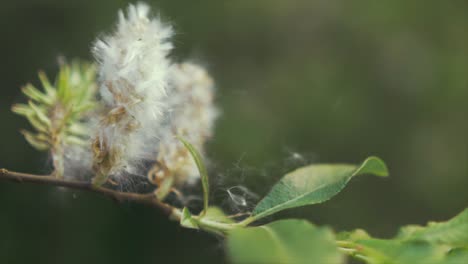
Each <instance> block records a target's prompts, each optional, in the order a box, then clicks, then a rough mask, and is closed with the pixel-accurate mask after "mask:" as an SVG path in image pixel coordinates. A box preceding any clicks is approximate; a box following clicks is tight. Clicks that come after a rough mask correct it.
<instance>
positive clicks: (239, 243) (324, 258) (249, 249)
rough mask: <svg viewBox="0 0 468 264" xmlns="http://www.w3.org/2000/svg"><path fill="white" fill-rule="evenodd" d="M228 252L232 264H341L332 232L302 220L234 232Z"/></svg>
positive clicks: (229, 237) (229, 241) (283, 221)
mask: <svg viewBox="0 0 468 264" xmlns="http://www.w3.org/2000/svg"><path fill="white" fill-rule="evenodd" d="M227 249H228V254H229V257H230V259H231V261H232V262H233V263H258V264H261V263H268V264H270V263H281V264H288V263H293V264H301V263H326V264H335V263H343V257H342V255H341V254H340V252H339V251H338V248H337V246H336V245H335V241H334V236H333V233H332V232H331V231H330V230H329V229H328V228H318V227H315V226H314V225H312V224H311V223H309V222H307V221H305V220H296V219H290V220H281V221H277V222H273V223H270V224H268V225H265V226H259V227H248V228H237V229H234V230H232V231H231V232H230V233H229V235H228V239H227Z"/></svg>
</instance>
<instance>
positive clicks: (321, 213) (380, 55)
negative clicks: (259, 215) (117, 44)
mask: <svg viewBox="0 0 468 264" xmlns="http://www.w3.org/2000/svg"><path fill="white" fill-rule="evenodd" d="M126 4H127V1H115V0H108V1H91V0H82V1H63V0H60V1H59V0H42V1H39V0H30V1H28V0H19V1H5V0H4V1H2V3H1V4H0V38H1V39H0V53H1V63H0V76H1V91H0V127H1V129H0V136H1V137H0V167H5V168H8V169H11V170H17V171H24V172H35V173H46V172H47V171H48V166H47V161H48V157H47V156H46V155H44V154H43V153H39V152H36V151H35V150H33V149H32V148H31V147H30V146H29V145H28V144H27V143H26V142H25V141H24V140H23V139H22V136H21V135H20V134H19V133H18V130H19V128H24V127H27V123H26V121H25V120H24V119H22V118H21V117H19V116H16V115H13V114H12V113H11V112H10V106H11V104H13V103H15V102H20V101H23V100H24V97H23V96H21V94H20V90H19V88H20V86H21V85H23V84H25V83H27V82H33V83H35V84H37V77H36V72H37V70H38V69H44V70H46V72H47V73H48V74H49V76H50V77H52V76H53V75H54V74H55V71H56V69H57V64H56V61H57V60H56V58H57V57H58V56H65V57H67V58H74V57H80V58H87V59H91V56H90V52H89V50H90V45H91V44H90V43H91V42H92V41H93V40H94V39H95V38H96V37H97V36H99V34H101V33H103V32H109V31H110V30H111V29H112V25H113V23H114V21H115V18H116V12H117V10H118V9H119V8H123V7H125V6H126ZM151 5H152V6H153V7H154V8H155V10H157V13H160V14H161V15H162V17H164V18H166V19H167V20H169V21H170V22H171V23H173V25H174V26H175V28H176V31H177V36H176V37H175V39H174V43H175V46H176V50H175V52H174V58H175V59H176V60H185V59H190V60H194V61H198V62H202V63H203V64H204V65H206V66H207V67H208V68H209V70H210V72H211V73H212V75H213V76H214V78H215V80H216V82H217V87H218V98H217V99H218V104H219V107H220V108H221V109H222V112H223V114H222V116H221V118H220V119H219V122H218V125H217V129H216V134H215V135H216V136H215V137H214V138H213V139H212V140H211V141H210V143H209V148H208V149H209V151H208V153H209V156H210V158H211V164H212V177H213V178H214V179H213V183H214V185H215V186H216V187H215V188H216V189H215V192H214V195H213V197H212V199H213V201H214V202H215V203H217V204H219V205H221V206H223V207H224V208H225V209H226V210H230V211H236V210H248V208H243V207H242V206H241V205H239V204H236V201H237V200H236V199H235V200H232V199H230V196H229V193H228V191H231V193H232V194H233V195H237V196H236V197H237V198H239V197H241V198H242V197H244V198H247V200H248V201H251V200H252V199H253V198H254V196H255V195H252V194H250V193H249V192H252V193H255V194H258V195H260V196H261V195H263V194H265V193H266V192H267V191H268V189H269V188H270V187H271V185H272V184H273V183H274V182H275V181H276V180H277V179H278V178H279V177H281V175H282V174H283V173H284V172H286V171H287V170H290V169H293V168H295V167H297V166H300V165H303V164H307V163H314V162H354V163H356V162H360V161H362V160H363V159H364V158H365V157H367V156H369V155H378V156H380V157H381V158H383V159H384V160H385V161H386V162H387V164H388V166H389V168H390V171H391V177H390V178H388V179H378V178H373V177H360V178H357V179H355V180H353V181H352V183H351V184H350V185H349V187H348V188H346V189H345V190H344V191H343V192H342V193H341V194H339V195H338V196H337V197H336V198H334V199H333V200H331V201H329V202H327V203H325V204H323V205H318V206H311V207H306V208H301V209H295V210H290V211H287V212H285V213H283V214H282V215H280V216H277V217H276V218H278V217H301V218H307V219H309V220H310V221H313V222H314V223H317V224H320V225H330V226H331V227H333V228H334V229H335V230H337V231H341V230H349V229H353V228H358V227H363V228H366V229H368V230H369V231H370V233H371V234H373V235H377V236H384V237H387V236H391V235H393V234H394V233H395V232H396V230H397V228H398V227H399V226H401V225H403V224H422V223H425V222H426V221H428V220H443V219H447V218H449V217H451V216H453V215H455V214H456V213H457V212H459V211H461V210H462V209H464V208H465V207H466V206H467V204H468V191H467V190H468V189H467V187H468V102H467V101H468V16H467V14H468V2H467V1H462V0H459V1H458V0H454V1H439V0H424V1H406V0H381V1H371V0H368V1H365V0H356V1H346V0H319V1H310V0H303V1H300V0H264V1H219V0H199V1H175V0H166V1H152V2H151ZM240 186H242V187H240ZM232 187H234V189H232ZM244 187H245V188H248V190H249V191H248V192H247V191H246V189H245V188H244ZM224 261H226V260H225V257H224V252H223V245H222V241H221V240H219V239H218V238H215V237H213V236H211V235H208V234H205V233H201V232H196V231H192V230H186V229H182V228H180V227H178V226H177V224H176V223H173V222H169V221H168V220H167V219H165V218H164V216H162V215H161V214H160V213H159V212H157V211H154V210H153V209H151V208H147V207H145V206H141V205H136V204H131V203H124V204H116V203H114V202H113V201H110V200H108V199H105V198H103V197H101V196H99V195H95V194H90V193H83V192H78V191H70V190H64V189H58V188H53V187H44V186H34V185H30V184H17V183H7V182H0V263H88V264H92V263H99V264H105V263H222V262H224Z"/></svg>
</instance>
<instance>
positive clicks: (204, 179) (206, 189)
mask: <svg viewBox="0 0 468 264" xmlns="http://www.w3.org/2000/svg"><path fill="white" fill-rule="evenodd" d="M177 138H178V139H179V140H180V141H181V142H182V143H183V144H184V146H185V147H186V148H187V149H188V151H189V152H190V154H191V155H192V157H193V159H194V161H195V164H197V167H198V171H199V172H200V178H201V183H202V187H203V213H205V212H206V211H207V210H208V199H209V197H210V186H209V182H208V172H207V170H206V167H205V163H204V162H203V159H202V156H201V154H200V153H199V152H198V151H197V150H196V149H195V147H194V146H193V145H192V144H190V143H189V142H188V141H186V140H185V139H183V138H182V137H179V136H177Z"/></svg>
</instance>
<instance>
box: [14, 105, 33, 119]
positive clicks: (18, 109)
mask: <svg viewBox="0 0 468 264" xmlns="http://www.w3.org/2000/svg"><path fill="white" fill-rule="evenodd" d="M11 111H13V113H16V114H18V115H22V116H28V115H32V114H34V110H32V109H31V107H29V105H26V104H15V105H13V107H12V108H11Z"/></svg>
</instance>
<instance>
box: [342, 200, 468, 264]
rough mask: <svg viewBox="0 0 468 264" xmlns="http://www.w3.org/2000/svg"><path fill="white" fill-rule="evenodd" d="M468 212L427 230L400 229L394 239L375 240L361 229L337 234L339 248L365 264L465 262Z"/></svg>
mask: <svg viewBox="0 0 468 264" xmlns="http://www.w3.org/2000/svg"><path fill="white" fill-rule="evenodd" d="M467 226H468V209H466V210H465V211H463V212H462V213H461V214H459V215H458V216H456V217H454V218H453V219H451V220H449V221H446V222H441V223H430V224H429V225H427V226H426V227H422V226H407V227H403V228H401V230H400V232H399V234H398V235H397V236H396V237H395V238H393V239H376V238H372V237H370V236H369V235H368V234H367V233H365V232H363V231H362V230H356V231H354V232H349V233H342V234H340V235H338V238H339V239H342V240H339V241H338V245H339V246H340V247H341V248H342V249H343V250H345V252H349V253H350V255H351V256H355V257H358V258H361V259H364V260H366V262H367V263H378V264H380V263H382V264H383V263H385V264H387V263H388V264H393V263H395V264H397V263H401V264H411V263H428V264H430V263H433V264H443V263H460V264H462V263H468V239H467V238H468V233H467Z"/></svg>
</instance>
